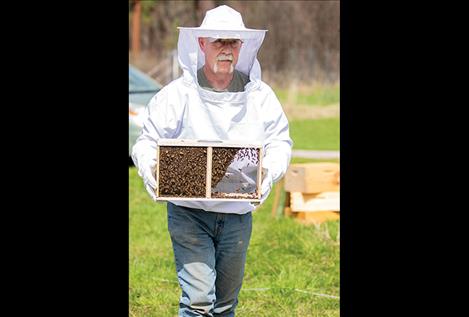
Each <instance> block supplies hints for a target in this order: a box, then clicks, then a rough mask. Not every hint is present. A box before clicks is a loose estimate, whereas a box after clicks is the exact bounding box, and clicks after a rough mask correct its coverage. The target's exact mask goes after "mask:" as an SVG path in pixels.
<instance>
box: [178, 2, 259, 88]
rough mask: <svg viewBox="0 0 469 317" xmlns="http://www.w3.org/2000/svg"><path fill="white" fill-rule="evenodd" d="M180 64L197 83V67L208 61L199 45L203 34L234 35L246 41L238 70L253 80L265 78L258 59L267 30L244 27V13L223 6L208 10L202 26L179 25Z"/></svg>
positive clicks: (239, 59) (240, 54) (215, 36)
mask: <svg viewBox="0 0 469 317" xmlns="http://www.w3.org/2000/svg"><path fill="white" fill-rule="evenodd" d="M178 29H179V40H178V55H179V64H180V66H181V68H182V69H183V72H184V80H185V81H186V82H192V84H194V83H196V82H197V69H199V68H201V67H202V66H203V65H204V64H205V56H204V53H203V52H202V50H201V49H200V47H199V44H198V40H197V39H198V38H199V37H212V38H222V39H227V38H232V39H240V40H242V41H243V44H242V46H241V49H240V52H239V58H238V63H237V64H236V66H235V69H237V70H239V71H240V72H242V73H244V74H246V75H249V78H250V80H251V82H253V83H255V82H258V81H260V79H261V68H260V64H259V61H258V60H257V52H258V51H259V49H260V47H261V45H262V42H263V40H264V37H265V32H267V30H257V29H249V28H246V27H245V26H244V23H243V18H242V17H241V14H240V13H239V12H238V11H236V10H234V9H232V8H230V7H228V6H226V5H222V6H219V7H216V8H215V9H212V10H208V11H207V12H206V13H205V18H204V20H203V21H202V24H201V25H200V26H199V27H178Z"/></svg>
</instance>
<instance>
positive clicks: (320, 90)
mask: <svg viewBox="0 0 469 317" xmlns="http://www.w3.org/2000/svg"><path fill="white" fill-rule="evenodd" d="M274 90H275V93H276V95H277V97H278V99H279V100H280V103H282V104H285V103H293V104H296V105H309V106H327V105H332V104H338V103H339V102H340V93H339V92H340V87H339V84H333V85H325V84H321V83H316V84H314V85H311V86H308V87H290V88H289V89H285V88H275V89H274Z"/></svg>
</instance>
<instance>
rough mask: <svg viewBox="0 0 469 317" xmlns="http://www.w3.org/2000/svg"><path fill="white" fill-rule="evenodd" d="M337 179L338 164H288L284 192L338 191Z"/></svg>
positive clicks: (338, 172) (338, 175)
mask: <svg viewBox="0 0 469 317" xmlns="http://www.w3.org/2000/svg"><path fill="white" fill-rule="evenodd" d="M339 178H340V165H339V163H330V162H318V163H297V164H290V166H289V167H288V169H287V172H286V174H285V190H286V191H290V192H302V193H320V192H328V191H339V190H340V183H339Z"/></svg>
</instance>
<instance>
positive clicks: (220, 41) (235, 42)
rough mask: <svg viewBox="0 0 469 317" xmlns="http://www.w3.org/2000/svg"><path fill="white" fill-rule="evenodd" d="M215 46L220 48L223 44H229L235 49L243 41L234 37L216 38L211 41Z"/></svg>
mask: <svg viewBox="0 0 469 317" xmlns="http://www.w3.org/2000/svg"><path fill="white" fill-rule="evenodd" d="M211 43H212V45H213V46H214V47H215V48H222V47H223V46H225V45H227V44H228V45H230V46H231V48H232V49H237V48H239V47H240V46H241V44H242V43H243V41H241V40H235V39H217V40H215V41H213V42H211Z"/></svg>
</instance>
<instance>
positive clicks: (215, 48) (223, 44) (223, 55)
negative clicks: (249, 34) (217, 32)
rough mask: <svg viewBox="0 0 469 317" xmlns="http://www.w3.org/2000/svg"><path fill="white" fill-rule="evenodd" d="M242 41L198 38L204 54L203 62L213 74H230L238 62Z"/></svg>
mask: <svg viewBox="0 0 469 317" xmlns="http://www.w3.org/2000/svg"><path fill="white" fill-rule="evenodd" d="M241 44H242V42H241V41H240V40H235V39H217V40H215V41H213V42H210V40H209V38H199V45H200V49H201V50H202V52H204V54H205V64H206V65H207V66H208V68H209V70H210V71H211V72H213V73H214V74H231V73H233V71H234V67H235V66H236V63H237V62H238V57H239V51H240V49H241Z"/></svg>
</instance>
